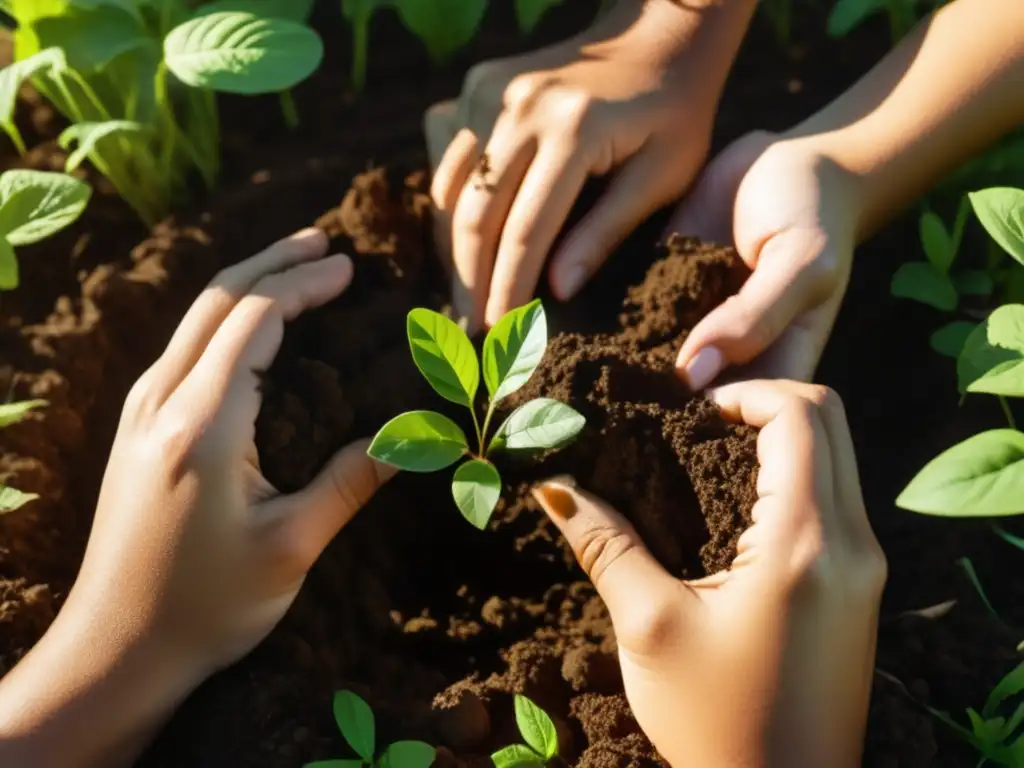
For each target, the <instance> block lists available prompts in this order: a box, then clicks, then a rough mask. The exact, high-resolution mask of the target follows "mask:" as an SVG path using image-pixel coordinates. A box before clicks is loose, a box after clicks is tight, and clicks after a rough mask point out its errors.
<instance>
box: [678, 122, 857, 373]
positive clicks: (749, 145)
mask: <svg viewBox="0 0 1024 768" xmlns="http://www.w3.org/2000/svg"><path fill="white" fill-rule="evenodd" d="M857 197H858V195H857V183H856V180H855V178H854V177H853V176H852V175H851V174H849V173H847V172H846V171H845V170H843V169H842V168H841V167H839V166H838V165H837V164H836V163H835V162H833V161H832V160H830V159H829V158H828V157H827V156H826V155H825V154H824V153H822V152H819V151H818V150H817V149H816V148H815V146H814V141H813V137H812V138H793V139H789V138H786V137H784V136H777V135H773V134H769V133H763V132H758V133H751V134H748V135H746V136H744V137H742V138H740V139H738V140H737V141H735V142H734V143H733V144H731V145H730V146H728V147H727V148H726V149H725V150H723V151H722V152H721V153H720V154H719V155H718V156H717V157H715V158H714V159H713V160H712V161H711V163H710V164H709V165H708V167H707V168H706V169H705V170H704V172H703V173H702V174H701V176H700V178H699V179H698V181H697V183H696V184H695V186H694V188H693V190H692V191H691V192H690V193H689V195H688V196H687V197H686V198H685V199H684V201H683V202H682V204H681V205H680V207H679V209H678V210H677V211H676V213H675V214H674V216H673V218H672V220H671V223H670V225H669V231H671V232H679V233H681V234H684V235H694V236H697V237H700V238H702V239H704V240H706V241H713V242H718V243H723V244H728V245H733V246H734V247H735V248H736V250H737V252H738V253H739V256H740V257H741V258H742V259H743V261H744V262H745V263H746V264H747V266H748V267H750V268H751V269H752V270H753V271H752V274H751V276H750V277H749V278H748V280H747V282H746V283H745V284H744V285H743V287H742V289H741V290H740V291H739V293H737V294H736V295H735V296H732V297H730V298H729V299H727V300H726V301H725V302H724V303H722V304H721V305H720V306H719V307H717V308H716V309H715V310H713V311H712V312H710V313H709V314H708V315H707V316H706V317H705V318H704V319H703V320H702V321H701V322H700V323H698V324H697V326H696V327H695V328H694V329H693V331H692V332H691V333H690V335H689V336H688V337H687V339H686V341H685V343H684V344H683V347H682V349H681V350H680V352H679V357H678V362H677V367H678V369H679V370H680V372H681V373H682V374H683V375H684V377H685V378H686V379H687V381H688V383H689V384H690V386H691V387H692V388H693V389H694V390H700V389H703V388H704V387H705V386H707V385H708V384H710V383H711V382H712V381H714V380H715V379H716V378H717V377H718V375H719V374H720V373H722V372H723V371H724V370H725V369H726V368H727V367H729V366H740V367H739V368H737V370H735V371H734V372H733V373H734V374H735V376H736V377H744V378H747V377H755V378H757V377H761V378H780V379H795V380H798V381H810V379H811V377H812V376H813V374H814V370H815V368H816V367H817V364H818V360H819V359H820V358H821V353H822V351H823V349H824V347H825V343H826V341H827V340H828V336H829V334H830V333H831V330H832V324H833V323H834V321H835V317H836V314H837V312H838V311H839V306H840V304H841V303H842V299H843V294H844V293H845V291H846V286H847V283H848V282H849V276H850V268H851V263H852V260H853V251H854V246H855V239H856V229H857V220H858V216H859V208H858V202H857Z"/></svg>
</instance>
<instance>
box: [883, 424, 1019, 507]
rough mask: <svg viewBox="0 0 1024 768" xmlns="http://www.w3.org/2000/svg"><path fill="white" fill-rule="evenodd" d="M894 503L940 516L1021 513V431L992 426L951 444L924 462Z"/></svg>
mask: <svg viewBox="0 0 1024 768" xmlns="http://www.w3.org/2000/svg"><path fill="white" fill-rule="evenodd" d="M896 505H897V506H898V507H900V508H902V509H909V510H911V511H912V512H920V513H922V514H925V515H938V516H941V517H1006V516H1009V515H1018V514H1021V513H1024V433H1021V432H1018V431H1016V430H1014V429H993V430H989V431H988V432H982V433H980V434H977V435H974V436H973V437H970V438H968V439H967V440H965V441H963V442H962V443H960V444H958V445H955V446H953V447H952V448H950V449H949V450H947V451H945V452H944V453H942V454H940V455H939V456H937V457H936V458H934V459H932V460H931V461H930V462H928V464H926V465H925V467H924V469H922V470H921V471H920V472H919V473H918V474H917V476H916V477H915V478H914V479H913V480H911V481H910V484H909V485H907V487H906V488H904V489H903V492H902V493H901V494H900V495H899V498H897V499H896Z"/></svg>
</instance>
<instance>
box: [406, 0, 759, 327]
mask: <svg viewBox="0 0 1024 768" xmlns="http://www.w3.org/2000/svg"><path fill="white" fill-rule="evenodd" d="M754 7H755V2H754V1H753V0H726V1H725V2H720V1H719V0H693V1H692V2H685V3H684V2H679V0H618V2H617V3H616V4H615V5H614V7H613V8H612V9H611V11H610V12H609V13H608V14H607V15H606V16H604V17H602V18H601V19H599V20H598V21H597V22H595V23H594V25H593V26H592V27H591V28H589V29H587V30H586V31H584V32H582V33H581V34H580V35H578V36H576V37H573V38H571V39H569V40H566V41H564V42H562V43H559V44H557V45H554V46H551V47H548V48H544V49H541V50H539V51H536V52H533V53H529V54H525V55H521V56H516V57H512V58H508V59H502V60H495V61H488V62H484V63H483V64H479V65H477V66H476V67H474V68H473V69H472V70H471V71H470V73H469V75H468V76H467V78H466V83H465V87H464V88H463V92H462V94H461V96H460V97H459V99H458V101H457V102H445V103H442V104H440V105H437V106H435V107H434V108H432V109H431V110H430V111H429V112H428V113H427V115H426V118H425V131H426V136H427V144H428V147H429V149H430V154H431V160H432V163H433V165H434V167H435V174H434V180H433V186H432V196H433V199H434V203H435V206H436V209H437V223H438V244H439V248H440V250H441V251H442V252H443V253H445V254H447V255H450V257H451V260H452V266H453V272H454V275H453V283H454V287H453V296H454V301H455V308H456V310H457V311H458V312H459V314H460V315H462V316H464V317H467V318H468V320H469V326H470V328H471V329H474V330H475V329H478V328H479V327H480V326H481V325H482V324H483V323H487V324H488V325H493V324H494V323H495V322H497V320H498V319H499V318H500V317H501V316H502V315H503V314H505V313H506V312H507V311H508V310H510V309H512V308H514V307H516V306H519V305H522V304H525V303H526V302H527V301H528V300H529V299H530V298H531V297H532V296H533V293H534V290H535V288H536V285H537V281H538V279H539V277H540V274H541V271H542V270H543V268H544V263H545V260H546V259H547V258H548V252H549V250H550V249H551V247H552V244H553V243H554V241H555V239H556V236H557V235H558V233H559V231H560V230H561V228H562V226H563V225H564V224H565V221H566V218H567V216H568V214H569V212H570V209H571V208H572V206H573V204H574V203H575V201H576V198H577V196H578V195H579V193H580V190H581V189H582V187H583V185H584V182H585V181H586V180H587V179H588V177H591V176H603V175H605V174H609V173H612V172H614V177H613V178H612V179H611V182H610V184H609V187H608V190H607V191H606V193H605V194H604V196H603V198H601V199H600V200H599V201H598V202H597V204H596V205H595V206H594V208H593V209H592V210H590V211H589V213H588V214H587V215H586V216H585V217H584V219H583V220H582V221H581V222H580V223H579V224H578V225H577V226H576V227H575V228H574V229H573V230H572V231H571V232H570V233H569V234H568V235H567V237H566V238H565V240H564V242H562V244H561V245H560V246H559V247H558V249H557V252H556V253H554V254H553V255H552V257H551V266H550V276H549V277H550V283H551V287H552V290H553V292H554V294H555V296H556V297H558V298H559V299H566V298H569V297H571V296H572V295H574V294H575V293H576V292H577V291H578V290H579V289H580V288H581V287H582V286H583V284H584V283H585V282H586V280H587V279H588V278H589V277H590V275H591V274H592V273H593V272H594V271H595V270H596V269H597V268H598V267H599V266H600V265H601V263H602V262H603V261H604V259H605V258H606V257H607V256H608V255H609V254H610V253H611V251H612V250H614V248H615V247H616V246H617V245H618V244H619V243H620V242H621V241H622V240H624V239H625V238H626V236H628V235H629V233H630V232H631V231H632V230H633V229H634V228H635V227H636V226H637V225H638V224H640V223H641V222H642V221H643V220H644V219H645V218H647V216H649V215H650V214H651V213H653V212H654V211H655V210H657V209H658V208H660V207H661V206H663V205H666V204H668V203H669V202H671V201H672V200H673V199H675V198H677V197H678V196H679V195H680V194H682V192H683V191H684V190H686V188H687V187H688V186H689V185H690V183H691V182H692V180H693V178H694V176H695V175H696V173H697V171H698V170H699V168H700V166H701V164H702V163H703V162H704V159H705V156H706V153H707V150H708V146H709V143H710V135H711V127H712V123H713V121H714V113H715V109H716V107H717V104H718V99H719V96H720V94H721V90H722V87H723V85H724V83H725V79H726V75H727V74H728V71H729V68H730V66H731V64H732V61H733V58H734V56H735V54H736V51H737V49H738V47H739V43H740V41H741V39H742V37H743V34H744V32H745V30H746V27H747V25H748V23H749V20H750V17H751V15H752V13H753V9H754Z"/></svg>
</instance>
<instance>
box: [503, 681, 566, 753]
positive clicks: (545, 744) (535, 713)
mask: <svg viewBox="0 0 1024 768" xmlns="http://www.w3.org/2000/svg"><path fill="white" fill-rule="evenodd" d="M515 702H516V705H515V706H516V725H518V726H519V733H520V735H522V737H523V741H525V742H526V744H512V745H510V746H508V747H505V748H503V749H499V750H498V751H497V752H495V753H494V754H493V755H491V760H493V761H494V765H495V766H496V768H527V767H529V768H542V767H543V766H545V765H547V764H548V763H549V762H550V761H551V759H552V758H554V757H557V756H558V731H557V730H556V729H555V724H554V723H553V722H551V718H550V717H548V713H547V712H545V711H544V710H543V709H541V708H540V707H538V706H537V705H536V704H534V703H533V702H532V701H530V700H529V699H528V698H526V697H525V696H521V695H519V694H516V699H515Z"/></svg>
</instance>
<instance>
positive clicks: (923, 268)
mask: <svg viewBox="0 0 1024 768" xmlns="http://www.w3.org/2000/svg"><path fill="white" fill-rule="evenodd" d="M889 290H890V291H891V292H892V295H893V296H899V297H901V298H904V299H913V300H914V301H919V302H921V303H922V304H927V305H928V306H931V307H935V309H941V310H944V311H946V312H952V311H953V310H954V309H956V305H957V301H958V300H959V297H958V296H957V293H956V287H955V286H954V285H953V281H952V280H950V279H949V277H947V276H946V275H943V274H941V273H940V272H938V271H936V269H935V267H933V266H932V265H931V264H929V263H928V262H926V261H908V262H907V263H906V264H903V265H901V266H900V268H899V269H897V270H896V274H894V275H893V276H892V285H891V286H890V288H889Z"/></svg>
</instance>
